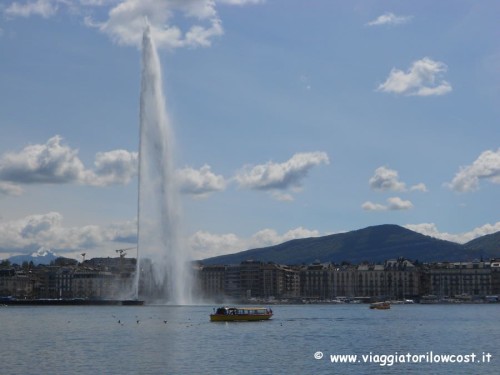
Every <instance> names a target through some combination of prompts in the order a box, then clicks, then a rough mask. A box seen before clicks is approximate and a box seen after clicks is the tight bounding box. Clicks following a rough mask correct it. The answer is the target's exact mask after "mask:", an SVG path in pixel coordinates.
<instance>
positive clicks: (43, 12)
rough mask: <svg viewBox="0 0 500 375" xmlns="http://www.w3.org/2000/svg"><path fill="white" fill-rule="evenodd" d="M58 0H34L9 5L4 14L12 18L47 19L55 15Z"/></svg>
mask: <svg viewBox="0 0 500 375" xmlns="http://www.w3.org/2000/svg"><path fill="white" fill-rule="evenodd" d="M60 2H61V1H59V0H36V1H26V2H18V1H15V2H13V3H11V4H10V5H9V6H8V7H7V8H6V9H5V10H4V13H5V14H6V15H7V16H12V17H30V16H32V15H37V16H42V17H43V18H49V17H51V16H53V15H54V14H56V12H57V9H58V3H60Z"/></svg>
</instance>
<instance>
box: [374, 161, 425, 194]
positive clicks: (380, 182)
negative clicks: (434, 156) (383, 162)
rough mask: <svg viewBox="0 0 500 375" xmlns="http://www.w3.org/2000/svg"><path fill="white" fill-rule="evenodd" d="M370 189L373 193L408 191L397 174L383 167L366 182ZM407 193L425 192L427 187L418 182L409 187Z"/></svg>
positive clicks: (376, 170)
mask: <svg viewBox="0 0 500 375" xmlns="http://www.w3.org/2000/svg"><path fill="white" fill-rule="evenodd" d="M368 184H369V185H370V188H371V189H373V190H375V191H381V192H384V191H398V192H403V191H408V189H407V188H406V184H405V183H404V182H402V181H400V180H399V173H398V171H396V170H394V169H390V168H387V167H385V166H382V167H379V168H377V169H375V172H374V174H373V176H372V177H371V178H370V180H368ZM409 191H421V192H424V193H425V192H427V191H428V190H427V186H425V184H424V183H422V182H420V183H418V184H416V185H413V186H411V187H410V189H409Z"/></svg>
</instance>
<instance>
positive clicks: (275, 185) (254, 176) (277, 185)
mask: <svg viewBox="0 0 500 375" xmlns="http://www.w3.org/2000/svg"><path fill="white" fill-rule="evenodd" d="M329 163H330V161H329V159H328V155H327V154H326V153H325V152H307V153H298V154H295V155H293V156H292V157H291V158H290V159H289V160H287V161H286V162H284V163H273V162H268V163H266V164H260V165H256V166H247V167H245V168H243V170H241V171H240V172H239V173H238V174H237V175H236V177H235V179H236V181H237V182H238V183H239V185H240V186H241V187H243V188H248V189H254V190H263V191H274V192H275V191H277V190H287V189H290V190H293V191H297V189H300V188H301V186H302V180H303V179H304V178H305V177H306V176H307V173H308V172H309V170H310V169H311V168H313V167H314V166H317V165H320V164H329ZM278 197H281V198H285V200H289V199H290V198H291V196H290V195H288V196H286V195H285V196H283V195H279V194H278Z"/></svg>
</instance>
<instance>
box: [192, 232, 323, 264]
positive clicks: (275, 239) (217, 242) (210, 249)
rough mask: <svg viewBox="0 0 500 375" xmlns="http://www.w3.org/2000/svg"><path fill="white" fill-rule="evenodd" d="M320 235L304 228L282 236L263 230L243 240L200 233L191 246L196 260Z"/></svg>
mask: <svg viewBox="0 0 500 375" xmlns="http://www.w3.org/2000/svg"><path fill="white" fill-rule="evenodd" d="M319 235H320V233H319V232H318V231H317V230H310V229H306V228H302V227H299V228H295V229H291V230H289V231H287V232H285V233H283V234H281V235H280V234H279V233H278V232H276V231H275V230H274V229H263V230H260V231H258V232H257V233H255V234H254V235H252V236H251V237H249V238H241V237H238V236H237V235H236V234H233V233H227V234H220V235H219V234H213V233H209V232H206V231H198V232H196V233H195V234H193V235H192V236H191V237H190V239H189V245H190V247H191V250H192V254H193V255H194V258H195V259H205V258H209V257H213V256H218V255H226V254H232V253H235V252H239V251H244V250H248V249H255V248H260V247H266V246H272V245H277V244H280V243H283V242H286V241H290V240H294V239H298V238H306V237H317V236H319Z"/></svg>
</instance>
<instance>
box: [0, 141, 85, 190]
mask: <svg viewBox="0 0 500 375" xmlns="http://www.w3.org/2000/svg"><path fill="white" fill-rule="evenodd" d="M61 141H62V138H61V137H60V136H58V135H56V136H55V137H52V138H50V139H49V140H48V141H47V143H45V144H44V145H40V144H38V145H30V146H27V147H25V148H24V149H23V150H22V151H21V152H19V153H7V154H4V155H3V156H2V157H1V158H0V180H3V181H10V182H13V183H24V184H32V183H67V182H73V181H80V180H84V179H85V178H86V177H85V173H86V172H85V168H84V166H83V164H82V162H81V161H80V159H79V158H78V156H77V154H78V150H73V149H71V148H70V147H68V146H65V145H62V144H61Z"/></svg>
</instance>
